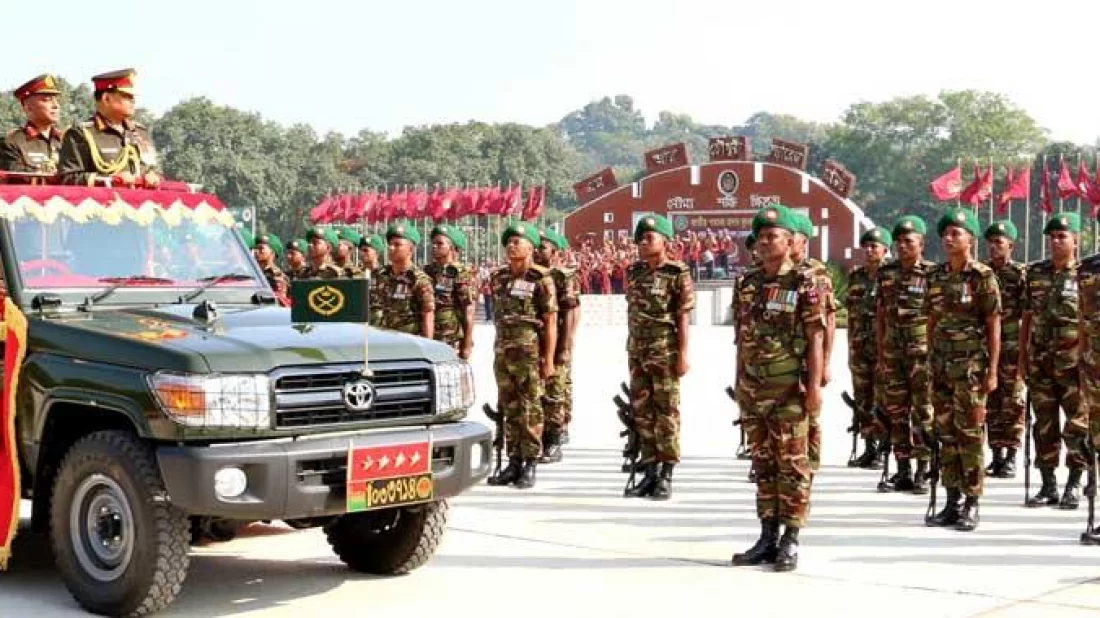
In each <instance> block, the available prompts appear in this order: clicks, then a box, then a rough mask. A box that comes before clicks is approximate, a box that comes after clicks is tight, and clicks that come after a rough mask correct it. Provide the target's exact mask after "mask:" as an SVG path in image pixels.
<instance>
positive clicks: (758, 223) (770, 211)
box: [752, 204, 798, 238]
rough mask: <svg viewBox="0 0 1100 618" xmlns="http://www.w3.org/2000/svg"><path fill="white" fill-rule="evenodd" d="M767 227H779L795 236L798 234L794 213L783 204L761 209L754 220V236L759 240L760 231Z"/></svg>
mask: <svg viewBox="0 0 1100 618" xmlns="http://www.w3.org/2000/svg"><path fill="white" fill-rule="evenodd" d="M766 227H777V228H779V229H782V230H787V231H788V232H790V233H792V234H795V233H798V221H797V220H796V218H795V216H794V213H793V212H791V210H790V209H789V208H787V207H786V206H784V205H782V204H776V205H774V206H767V207H765V208H761V209H760V212H758V213H756V216H755V217H753V218H752V234H753V236H755V237H757V238H759V237H760V230H762V229H764V228H766Z"/></svg>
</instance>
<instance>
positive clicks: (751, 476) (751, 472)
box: [749, 464, 756, 485]
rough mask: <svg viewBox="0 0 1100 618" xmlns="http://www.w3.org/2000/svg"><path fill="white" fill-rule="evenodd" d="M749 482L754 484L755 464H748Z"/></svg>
mask: <svg viewBox="0 0 1100 618" xmlns="http://www.w3.org/2000/svg"><path fill="white" fill-rule="evenodd" d="M749 482H750V483H752V484H754V485H755V484H756V465H755V464H753V465H751V466H749Z"/></svg>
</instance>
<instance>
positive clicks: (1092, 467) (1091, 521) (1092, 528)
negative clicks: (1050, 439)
mask: <svg viewBox="0 0 1100 618" xmlns="http://www.w3.org/2000/svg"><path fill="white" fill-rule="evenodd" d="M1085 454H1086V455H1087V456H1088V458H1089V476H1088V479H1089V480H1088V484H1087V485H1086V486H1085V497H1086V498H1088V499H1089V515H1088V519H1087V520H1086V522H1085V531H1084V532H1083V533H1082V534H1081V544H1082V545H1097V544H1100V533H1098V532H1097V530H1096V444H1095V443H1094V442H1093V441H1092V436H1089V437H1087V438H1085Z"/></svg>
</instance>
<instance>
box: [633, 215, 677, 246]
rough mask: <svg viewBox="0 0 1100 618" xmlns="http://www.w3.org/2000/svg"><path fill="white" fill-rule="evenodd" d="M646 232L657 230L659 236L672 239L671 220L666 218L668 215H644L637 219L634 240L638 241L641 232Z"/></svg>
mask: <svg viewBox="0 0 1100 618" xmlns="http://www.w3.org/2000/svg"><path fill="white" fill-rule="evenodd" d="M646 232H657V233H658V234H660V235H661V236H664V237H665V238H667V239H669V240H672V236H673V234H672V222H671V221H669V220H668V217H662V216H661V215H653V214H650V215H646V216H644V217H642V218H641V219H638V225H636V226H634V242H639V241H640V240H641V238H642V234H645V233H646Z"/></svg>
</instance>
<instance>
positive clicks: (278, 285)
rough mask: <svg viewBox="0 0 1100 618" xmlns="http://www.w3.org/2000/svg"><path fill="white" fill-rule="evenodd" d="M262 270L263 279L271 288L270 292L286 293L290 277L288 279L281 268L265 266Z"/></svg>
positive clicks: (288, 288)
mask: <svg viewBox="0 0 1100 618" xmlns="http://www.w3.org/2000/svg"><path fill="white" fill-rule="evenodd" d="M262 270H263V273H264V278H265V279H267V283H268V285H270V286H271V289H272V290H275V291H276V292H278V291H280V290H282V291H283V292H287V291H289V290H290V277H288V276H287V275H286V273H284V272H283V270H282V269H281V268H279V267H278V266H276V265H274V264H272V265H271V266H265V267H264V268H263V269H262Z"/></svg>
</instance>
